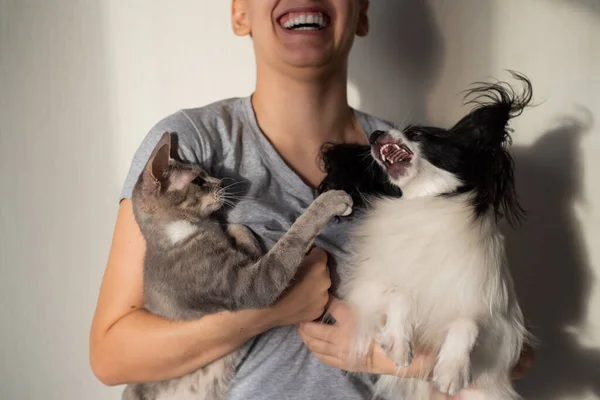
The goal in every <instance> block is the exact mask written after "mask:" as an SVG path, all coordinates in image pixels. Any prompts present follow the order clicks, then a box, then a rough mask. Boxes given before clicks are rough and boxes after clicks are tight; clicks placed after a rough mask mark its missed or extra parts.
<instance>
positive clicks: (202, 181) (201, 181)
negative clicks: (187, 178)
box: [192, 176, 206, 186]
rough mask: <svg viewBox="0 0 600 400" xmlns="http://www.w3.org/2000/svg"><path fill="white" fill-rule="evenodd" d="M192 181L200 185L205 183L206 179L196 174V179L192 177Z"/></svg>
mask: <svg viewBox="0 0 600 400" xmlns="http://www.w3.org/2000/svg"><path fill="white" fill-rule="evenodd" d="M192 183H193V184H194V185H196V186H202V185H204V184H205V183H206V181H205V180H204V179H202V178H201V177H199V176H197V177H196V179H194V180H193V181H192Z"/></svg>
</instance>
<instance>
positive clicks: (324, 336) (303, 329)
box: [298, 322, 337, 344]
mask: <svg viewBox="0 0 600 400" xmlns="http://www.w3.org/2000/svg"><path fill="white" fill-rule="evenodd" d="M336 330H337V328H336V327H335V326H334V325H327V324H322V323H320V322H304V323H302V324H300V326H299V327H298V332H299V333H300V334H301V335H305V336H307V337H310V338H311V339H318V340H323V341H325V342H327V343H330V344H334V339H335V332H336Z"/></svg>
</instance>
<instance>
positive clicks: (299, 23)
mask: <svg viewBox="0 0 600 400" xmlns="http://www.w3.org/2000/svg"><path fill="white" fill-rule="evenodd" d="M281 25H282V26H283V27H284V28H285V29H289V30H291V31H317V30H321V29H325V28H327V26H328V25H329V20H328V17H327V16H325V14H323V13H320V12H311V13H290V14H288V15H287V16H286V17H285V22H283V23H282V24H281Z"/></svg>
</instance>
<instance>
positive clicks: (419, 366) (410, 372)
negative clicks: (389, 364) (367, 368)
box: [374, 345, 436, 380]
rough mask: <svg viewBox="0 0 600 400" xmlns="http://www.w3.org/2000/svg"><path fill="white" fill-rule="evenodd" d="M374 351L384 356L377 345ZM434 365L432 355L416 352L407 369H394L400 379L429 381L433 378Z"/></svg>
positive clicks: (434, 360) (434, 361)
mask: <svg viewBox="0 0 600 400" xmlns="http://www.w3.org/2000/svg"><path fill="white" fill-rule="evenodd" d="M374 351H376V352H381V353H380V354H384V355H385V353H384V352H383V349H381V347H380V346H379V345H376V346H375V350H374ZM386 357H387V356H386ZM435 363H436V359H435V357H434V356H433V355H432V354H429V353H420V352H417V353H416V354H415V356H414V358H413V359H412V361H411V363H410V365H409V366H408V367H398V368H397V369H396V375H397V376H399V377H402V378H416V379H421V380H430V379H431V378H432V377H433V367H434V366H435Z"/></svg>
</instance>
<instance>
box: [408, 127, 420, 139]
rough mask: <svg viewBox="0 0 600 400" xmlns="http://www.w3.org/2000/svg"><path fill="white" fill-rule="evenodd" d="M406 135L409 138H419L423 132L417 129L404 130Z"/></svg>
mask: <svg viewBox="0 0 600 400" xmlns="http://www.w3.org/2000/svg"><path fill="white" fill-rule="evenodd" d="M404 136H406V138H407V139H408V140H417V139H418V138H419V137H420V136H421V132H420V131H418V130H416V129H410V130H407V131H405V132H404Z"/></svg>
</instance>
